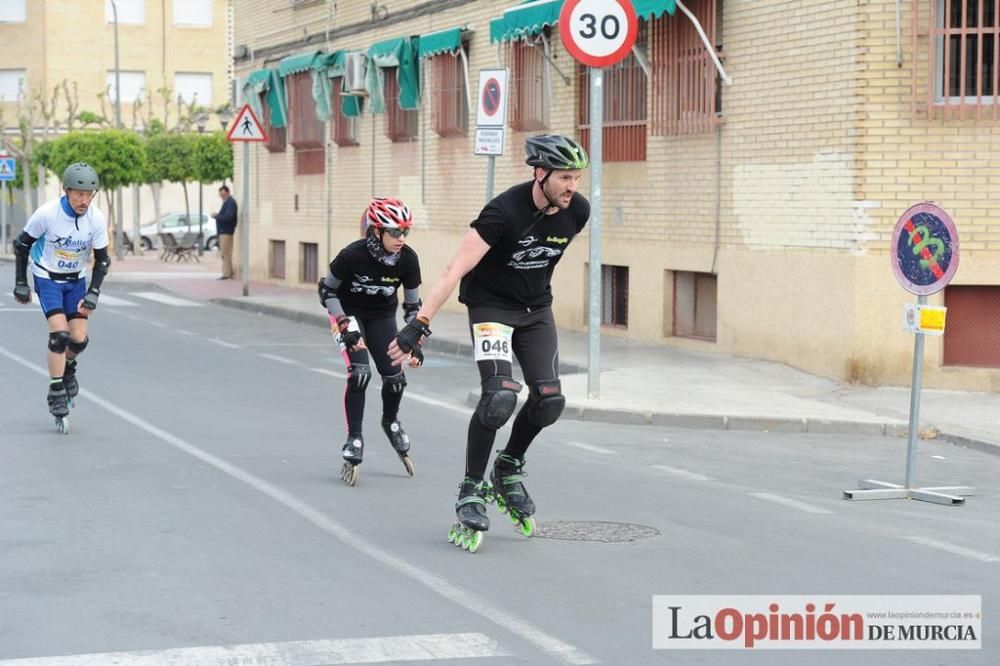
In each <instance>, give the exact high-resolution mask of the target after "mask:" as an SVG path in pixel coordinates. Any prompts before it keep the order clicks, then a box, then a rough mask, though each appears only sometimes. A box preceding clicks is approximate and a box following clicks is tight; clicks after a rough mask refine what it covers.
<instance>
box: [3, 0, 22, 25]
mask: <svg viewBox="0 0 1000 666" xmlns="http://www.w3.org/2000/svg"><path fill="white" fill-rule="evenodd" d="M27 20H28V10H27V6H26V3H25V0H0V23H24V22H25V21H27Z"/></svg>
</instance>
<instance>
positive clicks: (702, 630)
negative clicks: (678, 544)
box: [653, 595, 982, 650]
mask: <svg viewBox="0 0 1000 666" xmlns="http://www.w3.org/2000/svg"><path fill="white" fill-rule="evenodd" d="M981 648H982V597H981V596H979V595H896V596H870V595H836V596H827V595H816V596H806V595H780V596H767V595H758V596H728V595H688V596H670V595H656V596H654V597H653V649H654V650H788V649H791V650H914V649H921V650H978V649H981Z"/></svg>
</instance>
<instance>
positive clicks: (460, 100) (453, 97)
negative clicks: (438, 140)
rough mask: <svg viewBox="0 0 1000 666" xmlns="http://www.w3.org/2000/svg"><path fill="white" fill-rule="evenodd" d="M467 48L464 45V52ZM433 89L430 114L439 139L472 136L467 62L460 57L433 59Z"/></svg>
mask: <svg viewBox="0 0 1000 666" xmlns="http://www.w3.org/2000/svg"><path fill="white" fill-rule="evenodd" d="M466 48H467V47H466V45H465V44H462V50H463V52H465V49H466ZM431 65H432V67H433V68H434V89H433V93H432V94H433V102H432V110H431V114H432V116H433V122H434V131H435V132H437V134H438V136H466V135H467V134H468V133H469V97H468V95H467V93H466V88H465V60H464V59H463V57H462V56H460V55H459V54H458V53H455V54H454V55H452V54H449V53H443V54H441V55H437V56H434V57H433V58H431Z"/></svg>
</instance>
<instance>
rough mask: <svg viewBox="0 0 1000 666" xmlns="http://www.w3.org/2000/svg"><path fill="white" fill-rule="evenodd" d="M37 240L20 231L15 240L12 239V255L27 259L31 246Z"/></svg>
mask: <svg viewBox="0 0 1000 666" xmlns="http://www.w3.org/2000/svg"><path fill="white" fill-rule="evenodd" d="M36 240H38V239H37V238H32V237H31V236H30V235H28V232H27V231H22V232H21V233H20V234H19V235H18V237H17V238H15V239H14V254H15V255H17V256H19V257H20V256H24V257H27V256H28V255H29V254H30V253H31V246H32V245H34V244H35V241H36Z"/></svg>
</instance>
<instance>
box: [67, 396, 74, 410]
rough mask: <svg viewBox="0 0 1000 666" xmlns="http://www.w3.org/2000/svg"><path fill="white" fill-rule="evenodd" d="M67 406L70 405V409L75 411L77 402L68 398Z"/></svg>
mask: <svg viewBox="0 0 1000 666" xmlns="http://www.w3.org/2000/svg"><path fill="white" fill-rule="evenodd" d="M66 404H67V405H69V408H70V409H73V408H74V407H76V400H74V399H73V398H66Z"/></svg>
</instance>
